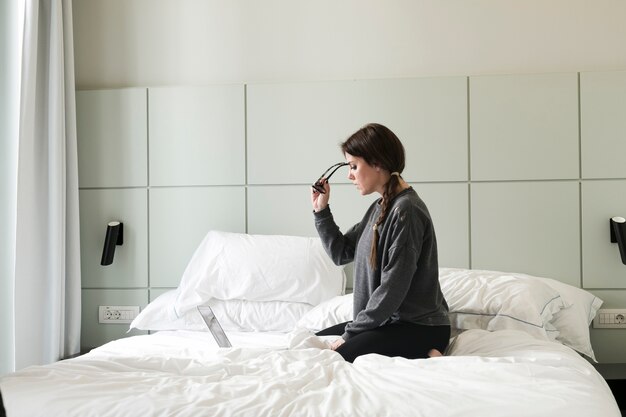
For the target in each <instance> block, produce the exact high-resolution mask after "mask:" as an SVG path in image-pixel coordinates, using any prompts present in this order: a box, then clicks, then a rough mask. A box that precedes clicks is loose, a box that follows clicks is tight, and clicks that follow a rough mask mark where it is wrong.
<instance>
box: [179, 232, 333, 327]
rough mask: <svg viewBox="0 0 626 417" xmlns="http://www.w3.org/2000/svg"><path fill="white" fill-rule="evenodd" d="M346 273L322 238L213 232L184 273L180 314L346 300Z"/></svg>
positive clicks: (180, 292)
mask: <svg viewBox="0 0 626 417" xmlns="http://www.w3.org/2000/svg"><path fill="white" fill-rule="evenodd" d="M344 286H345V273H344V270H343V267H341V266H336V265H335V264H334V263H333V262H332V261H331V259H330V258H329V257H328V255H327V254H326V252H325V251H324V248H323V247H322V243H321V240H320V239H319V238H312V237H298V236H270V235H249V234H242V233H227V232H218V231H210V232H209V233H207V235H206V237H205V238H204V240H203V241H202V243H201V244H200V246H199V247H198V248H197V249H196V251H195V253H194V254H193V257H192V258H191V261H190V262H189V264H188V265H187V268H186V269H185V272H184V273H183V276H182V279H181V282H180V285H179V288H178V289H179V293H178V298H177V299H176V302H175V308H176V314H177V316H179V317H182V316H183V315H184V314H185V313H187V312H188V311H190V310H192V309H194V308H195V307H196V306H198V305H201V304H204V303H206V302H208V301H209V300H211V299H214V298H217V299H220V300H233V299H238V300H247V301H289V302H299V303H308V304H311V305H317V304H319V303H321V302H322V301H325V300H328V299H330V298H332V297H334V296H337V295H341V294H343V291H344Z"/></svg>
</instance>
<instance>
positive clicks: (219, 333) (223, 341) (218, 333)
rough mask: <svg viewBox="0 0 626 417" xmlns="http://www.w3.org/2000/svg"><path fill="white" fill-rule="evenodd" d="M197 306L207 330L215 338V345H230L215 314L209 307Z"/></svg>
mask: <svg viewBox="0 0 626 417" xmlns="http://www.w3.org/2000/svg"><path fill="white" fill-rule="evenodd" d="M197 308H198V312H199V313H200V315H201V316H202V320H204V323H205V324H206V327H208V328H209V331H210V332H211V334H212V335H213V337H214V338H215V341H216V342H217V345H218V346H219V347H232V345H231V344H230V340H228V337H227V336H226V333H224V329H222V326H221V325H220V322H219V321H217V317H215V314H213V310H211V307H209V306H198V307H197Z"/></svg>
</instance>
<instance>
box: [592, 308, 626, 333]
mask: <svg viewBox="0 0 626 417" xmlns="http://www.w3.org/2000/svg"><path fill="white" fill-rule="evenodd" d="M593 327H594V328H595V329H626V309H624V308H605V309H600V310H598V313H597V314H596V317H595V318H594V319H593Z"/></svg>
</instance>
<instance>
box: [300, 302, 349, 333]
mask: <svg viewBox="0 0 626 417" xmlns="http://www.w3.org/2000/svg"><path fill="white" fill-rule="evenodd" d="M353 298H354V297H353V294H346V295H339V296H337V297H333V298H331V299H330V300H327V301H324V302H323V303H320V304H318V305H316V306H315V307H313V308H312V309H311V310H309V311H308V312H307V313H306V314H304V315H303V316H302V317H301V318H300V320H298V323H297V324H296V327H298V328H303V329H307V330H311V331H314V332H317V331H320V330H323V329H326V328H328V327H331V326H334V325H336V324H339V323H345V322H347V321H351V320H352V315H353V310H352V306H353Z"/></svg>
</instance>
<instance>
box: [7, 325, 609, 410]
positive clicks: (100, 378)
mask: <svg viewBox="0 0 626 417" xmlns="http://www.w3.org/2000/svg"><path fill="white" fill-rule="evenodd" d="M229 337H230V339H231V341H232V343H233V346H234V347H233V348H230V349H220V348H218V347H217V346H216V345H215V342H214V341H213V340H212V339H211V335H210V334H209V333H206V332H192V331H171V332H166V331H164V332H158V333H155V334H152V335H145V336H135V337H130V338H126V339H120V340H117V341H114V342H110V343H108V344H106V345H103V346H101V347H99V348H97V349H94V350H93V351H91V352H90V353H88V354H85V355H83V356H80V357H77V358H74V359H70V360H65V361H61V362H57V363H53V364H50V365H45V366H35V367H30V368H26V369H24V370H21V371H18V372H16V373H14V374H10V375H7V376H4V377H2V378H0V391H1V392H2V397H3V400H4V404H5V408H6V412H7V415H8V416H11V417H18V416H46V417H53V416H87V415H89V416H201V415H202V416H205V415H206V416H209V415H210V416H231V415H235V416H252V417H260V416H278V417H280V416H376V417H381V416H428V417H432V416H437V417H445V416H463V417H472V416H476V417H485V416H508V417H515V416H520V417H522V416H523V417H531V416H537V417H538V416H546V417H547V416H550V417H554V416H567V417H577V416H580V417H589V416H603V417H620V412H619V410H618V408H617V405H616V402H615V399H614V398H613V395H612V394H611V391H610V390H609V388H608V386H607V384H606V382H605V381H604V380H603V379H602V377H601V376H600V375H599V374H598V373H597V371H596V370H595V369H594V368H593V366H591V365H590V364H589V363H588V362H587V361H586V360H585V359H583V358H582V357H581V356H580V355H579V354H577V353H576V352H575V351H573V350H572V349H570V348H568V347H566V346H563V345H561V344H558V343H554V342H550V341H543V340H538V339H534V338H532V337H531V336H529V335H528V334H526V333H523V332H520V331H515V330H503V331H495V332H488V331H485V330H468V331H466V332H464V333H461V334H460V335H459V336H457V337H456V338H455V339H454V340H453V342H452V344H451V345H450V347H449V348H448V351H447V352H446V355H445V356H443V357H438V358H431V359H418V360H408V359H404V358H389V357H384V356H380V355H374V354H372V355H365V356H362V357H360V358H358V359H357V360H356V361H355V362H354V364H350V363H346V362H345V361H343V359H342V358H341V356H339V355H338V354H337V353H335V352H333V351H331V350H329V349H326V348H325V347H326V346H327V344H328V343H329V340H330V339H328V338H326V339H325V338H319V337H316V336H314V335H312V334H311V333H309V332H307V331H305V330H298V331H294V332H292V333H288V334H283V333H229Z"/></svg>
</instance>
